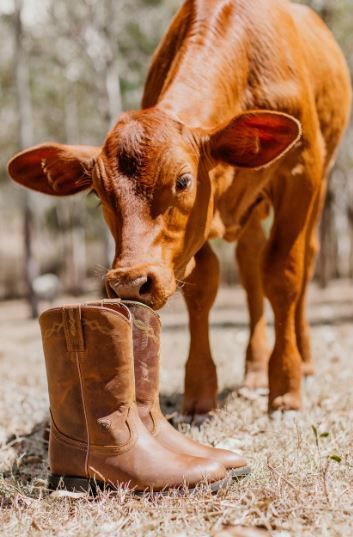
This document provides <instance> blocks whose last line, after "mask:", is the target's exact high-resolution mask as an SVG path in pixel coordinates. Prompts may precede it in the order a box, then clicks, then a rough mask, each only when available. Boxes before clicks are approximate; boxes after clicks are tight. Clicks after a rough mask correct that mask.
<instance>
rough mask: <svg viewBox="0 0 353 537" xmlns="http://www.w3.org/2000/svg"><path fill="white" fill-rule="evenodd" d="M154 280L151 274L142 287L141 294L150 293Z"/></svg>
mask: <svg viewBox="0 0 353 537" xmlns="http://www.w3.org/2000/svg"><path fill="white" fill-rule="evenodd" d="M152 286H153V280H152V278H151V277H150V276H148V278H147V279H146V281H145V282H144V284H143V285H141V287H140V295H141V296H143V295H148V294H149V293H150V292H151V291H152Z"/></svg>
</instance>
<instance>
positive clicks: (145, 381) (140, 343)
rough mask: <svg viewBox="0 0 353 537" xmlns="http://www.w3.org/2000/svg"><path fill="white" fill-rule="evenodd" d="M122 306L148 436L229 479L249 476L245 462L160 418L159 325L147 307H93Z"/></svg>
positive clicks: (129, 304)
mask: <svg viewBox="0 0 353 537" xmlns="http://www.w3.org/2000/svg"><path fill="white" fill-rule="evenodd" d="M120 303H123V304H125V306H127V307H128V308H129V310H130V311H131V313H132V315H133V342H134V364H135V389H136V401H137V409H138V413H139V416H140V418H141V420H142V421H143V423H144V425H145V427H146V428H147V429H148V430H149V431H150V433H151V434H152V435H153V436H154V437H155V438H156V439H157V440H158V442H160V444H162V445H163V446H164V447H166V448H167V449H169V450H171V451H174V452H176V453H187V454H188V455H192V456H194V457H206V458H210V459H213V460H216V461H218V462H219V463H221V464H223V466H225V467H226V468H227V469H228V470H231V473H232V476H233V477H241V476H244V475H247V474H249V473H250V468H249V467H248V466H247V462H246V460H245V459H243V458H242V457H240V456H239V455H237V454H236V453H234V452H232V451H228V450H226V449H217V448H213V447H210V446H205V445H203V444H200V443H199V442H196V441H195V440H192V439H191V438H188V437H186V436H184V435H183V434H181V433H180V432H178V431H177V430H176V429H175V428H174V427H173V426H172V425H171V424H170V423H169V422H168V421H167V420H166V418H165V417H164V416H163V414H162V411H161V408H160V404H159V363H160V359H159V349H160V331H161V323H160V320H159V316H158V315H157V314H156V313H155V312H154V311H153V310H152V309H151V308H150V307H148V306H146V305H145V304H142V303H140V302H134V301H130V300H122V301H120V300H119V299H118V300H109V299H107V300H103V301H100V302H97V303H96V304H104V305H105V306H106V307H113V308H115V307H116V305H117V304H120Z"/></svg>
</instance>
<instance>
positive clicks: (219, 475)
mask: <svg viewBox="0 0 353 537" xmlns="http://www.w3.org/2000/svg"><path fill="white" fill-rule="evenodd" d="M194 460H195V463H194V464H193V466H192V471H191V473H190V476H189V482H190V484H191V483H192V484H197V483H200V482H203V481H207V482H208V483H213V482H215V481H221V480H222V479H224V477H225V476H226V474H227V471H226V468H225V466H224V465H223V464H222V463H221V462H219V461H215V460H214V459H203V458H197V457H195V458H194Z"/></svg>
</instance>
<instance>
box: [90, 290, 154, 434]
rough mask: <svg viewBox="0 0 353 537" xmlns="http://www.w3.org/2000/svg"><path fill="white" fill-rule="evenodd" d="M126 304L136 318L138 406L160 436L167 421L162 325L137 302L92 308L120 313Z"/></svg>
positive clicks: (107, 301)
mask: <svg viewBox="0 0 353 537" xmlns="http://www.w3.org/2000/svg"><path fill="white" fill-rule="evenodd" d="M121 304H124V306H126V307H127V308H128V309H129V311H130V312H131V314H132V337H133V350H134V371H135V390H136V403H137V407H138V412H139V416H140V418H141V419H142V421H143V423H144V425H145V427H147V429H148V430H149V431H150V432H153V433H156V432H157V430H158V424H159V421H160V419H161V418H162V417H163V416H162V412H161V409H160V405H159V370H160V335H161V322H160V319H159V316H158V315H157V313H155V312H154V311H153V310H152V309H151V308H150V307H149V306H146V305H145V304H142V303H140V302H135V301H133V300H121V299H104V300H99V301H95V302H90V303H89V305H93V306H98V307H99V306H100V307H106V308H112V309H113V310H116V309H118V308H119V307H120V306H121Z"/></svg>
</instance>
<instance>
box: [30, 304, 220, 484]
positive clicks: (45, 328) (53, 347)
mask: <svg viewBox="0 0 353 537" xmlns="http://www.w3.org/2000/svg"><path fill="white" fill-rule="evenodd" d="M40 326H41V331H42V339H43V347H44V354H45V361H46V368H47V377H48V387H49V398H50V408H51V432H50V441H49V465H50V469H51V472H52V475H51V477H50V482H49V486H50V488H57V487H60V486H64V487H65V488H66V489H69V490H90V489H91V488H92V487H95V486H97V485H98V486H106V485H107V484H108V485H112V486H115V485H118V484H124V485H126V486H127V487H129V488H133V489H135V490H136V491H144V490H153V491H161V490H163V489H166V488H175V487H181V486H183V485H184V484H185V485H186V486H187V487H189V488H193V487H195V486H196V485H197V484H198V483H200V482H202V481H203V480H207V481H208V482H209V483H211V487H212V488H213V490H217V489H218V488H219V487H220V486H221V485H223V484H224V483H225V481H224V479H223V478H224V476H225V474H226V470H225V468H224V467H223V466H222V465H221V464H219V463H217V462H216V461H211V460H205V459H203V458H195V457H191V456H188V455H181V454H177V453H175V452H173V451H169V450H168V449H167V448H165V447H164V446H162V445H161V444H160V443H159V442H158V441H157V440H156V439H155V438H154V437H153V436H152V435H151V434H150V433H149V432H148V431H147V429H146V428H145V426H144V425H143V423H142V421H141V420H140V418H139V416H138V412H137V408H136V402H135V379H134V368H133V354H132V353H133V347H132V327H131V314H130V312H129V310H128V309H127V308H126V307H125V306H124V305H122V304H121V305H119V307H118V306H115V308H114V310H112V309H110V308H109V309H108V308H104V307H93V306H76V305H75V306H65V307H60V308H53V309H50V310H48V311H46V312H45V313H43V314H42V315H41V317H40Z"/></svg>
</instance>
